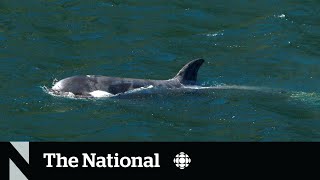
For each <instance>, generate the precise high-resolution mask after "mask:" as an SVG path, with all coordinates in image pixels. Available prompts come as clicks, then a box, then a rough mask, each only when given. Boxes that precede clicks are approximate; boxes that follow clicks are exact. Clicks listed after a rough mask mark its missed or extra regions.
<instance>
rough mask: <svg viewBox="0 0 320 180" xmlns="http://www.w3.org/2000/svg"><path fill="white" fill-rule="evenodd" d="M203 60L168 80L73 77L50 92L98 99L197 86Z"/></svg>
mask: <svg viewBox="0 0 320 180" xmlns="http://www.w3.org/2000/svg"><path fill="white" fill-rule="evenodd" d="M203 62H204V60H203V59H195V60H192V61H190V62H189V63H187V64H186V65H185V66H183V68H182V69H181V70H180V71H179V72H178V73H177V75H176V76H175V77H173V78H171V79H168V80H150V79H133V78H121V77H108V76H102V75H86V76H85V75H82V76H72V77H68V78H65V79H62V80H60V81H58V82H57V83H56V84H54V86H53V87H52V88H51V89H49V91H50V92H51V93H53V94H55V95H65V94H70V93H71V94H72V95H74V96H75V97H81V98H86V97H97V96H99V94H101V93H102V94H104V95H105V94H110V95H116V94H120V93H125V92H128V91H130V90H134V89H139V88H146V87H150V86H151V87H160V88H181V87H184V86H190V85H191V86H192V85H195V84H196V81H197V74H198V70H199V68H200V66H201V65H202V64H203Z"/></svg>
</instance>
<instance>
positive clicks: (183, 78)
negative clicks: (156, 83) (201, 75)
mask: <svg viewBox="0 0 320 180" xmlns="http://www.w3.org/2000/svg"><path fill="white" fill-rule="evenodd" d="M203 62H204V60H203V59H195V60H192V61H190V62H189V63H188V64H186V65H185V66H183V68H182V69H181V70H180V71H179V72H178V74H177V75H176V76H175V77H174V78H173V79H177V80H179V81H180V83H181V84H195V82H196V81H197V75H198V70H199V68H200V66H201V65H202V64H203Z"/></svg>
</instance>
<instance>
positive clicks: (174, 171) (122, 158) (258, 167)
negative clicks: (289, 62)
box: [0, 142, 320, 180]
mask: <svg viewBox="0 0 320 180" xmlns="http://www.w3.org/2000/svg"><path fill="white" fill-rule="evenodd" d="M18 143H19V142H18ZM28 144H29V150H28V151H29V152H28V153H29V163H28V162H27V161H26V160H25V157H24V156H25V154H24V155H23V153H22V152H21V151H22V150H19V148H18V147H19V146H18V145H19V144H18V145H15V146H13V145H12V144H11V143H9V142H4V143H0V147H1V155H0V168H1V171H0V172H1V173H0V179H9V174H10V173H12V172H11V170H12V169H10V170H9V159H10V160H11V161H12V162H13V163H14V164H15V165H16V166H17V168H18V169H19V171H21V173H22V174H23V175H24V176H25V178H26V179H30V180H33V179H34V180H37V179H70V178H72V179H92V178H96V179H100V178H104V179H107V178H119V177H125V178H155V177H160V178H164V177H165V178H177V177H178V178H184V177H191V176H194V177H200V176H212V177H216V176H220V175H223V176H224V177H227V176H230V175H234V174H235V173H236V174H237V173H239V174H246V173H247V175H250V174H251V173H250V172H264V171H266V172H269V173H275V172H286V171H287V170H289V171H288V173H289V172H290V173H292V172H293V171H295V170H300V167H305V166H307V165H308V164H317V162H318V161H319V159H320V158H319V156H318V152H320V144H319V143H209V142H207V143H205V142H203V143H200V142H198V143H196V142H184V143H174V142H172V143H165V142H131V143H130V142H119V143H117V142H105V143H103V142H100V143H98V142H86V143H84V142H83V143H80V142H77V143H76V142H74V143H67V142H65V143H63V142H61V143H57V142H56V143H49V142H31V143H28ZM301 147H303V148H304V149H302V148H301ZM24 150H26V149H24ZM301 161H302V163H301ZM10 167H11V165H10ZM288 168H289V169H288ZM9 171H10V173H9ZM226 172H227V173H226ZM11 175H12V174H10V176H11Z"/></svg>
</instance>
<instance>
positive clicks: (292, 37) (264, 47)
mask: <svg viewBox="0 0 320 180" xmlns="http://www.w3.org/2000/svg"><path fill="white" fill-rule="evenodd" d="M319 7H320V2H319V1H316V0H310V1H297V0H292V1H289V0H284V1H276V0H271V1H248V0H240V1H209V0H207V1H205V0H200V1H192V0H185V1H162V0H161V1H160V0H152V1H146V0H140V1H125V0H119V1H116V0H113V1H106V0H90V1H84V0H73V1H71V0H28V1H19V0H1V1H0V72H1V73H0V82H1V83H0V109H1V110H0V113H1V114H0V140H1V141H22V140H23V141H319V140H320V81H319V79H320V59H319V56H320V53H319V50H320V23H319V19H320V9H319ZM195 58H204V59H205V60H206V62H205V63H204V64H203V66H202V67H201V69H200V71H199V74H198V81H199V82H198V85H199V86H203V87H209V88H189V89H184V90H142V91H140V92H134V93H130V94H129V95H126V96H122V97H117V98H103V99H91V100H84V99H72V98H63V97H55V96H52V95H50V94H48V93H46V91H45V90H44V89H43V87H44V86H45V87H51V86H52V84H53V82H55V81H56V80H60V79H63V78H65V77H69V76H73V75H87V74H96V75H105V76H117V77H131V78H143V79H169V78H171V77H173V76H175V74H176V73H177V72H178V71H179V70H180V68H181V67H182V66H183V65H184V64H186V63H187V62H189V61H190V60H192V59H195Z"/></svg>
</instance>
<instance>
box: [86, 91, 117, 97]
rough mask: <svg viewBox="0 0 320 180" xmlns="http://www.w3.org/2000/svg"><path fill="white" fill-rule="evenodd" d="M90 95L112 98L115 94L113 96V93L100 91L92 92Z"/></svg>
mask: <svg viewBox="0 0 320 180" xmlns="http://www.w3.org/2000/svg"><path fill="white" fill-rule="evenodd" d="M89 94H90V95H91V96H93V97H110V96H113V94H111V93H108V92H106V91H100V90H97V91H93V92H91V93H89Z"/></svg>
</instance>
